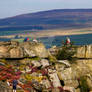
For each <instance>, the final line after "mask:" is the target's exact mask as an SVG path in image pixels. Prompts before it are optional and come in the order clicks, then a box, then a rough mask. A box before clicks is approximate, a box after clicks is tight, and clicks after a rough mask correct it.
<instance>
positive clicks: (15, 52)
mask: <svg viewBox="0 0 92 92" xmlns="http://www.w3.org/2000/svg"><path fill="white" fill-rule="evenodd" d="M23 55H24V54H23V50H22V48H20V47H16V48H12V49H11V50H10V58H23Z"/></svg>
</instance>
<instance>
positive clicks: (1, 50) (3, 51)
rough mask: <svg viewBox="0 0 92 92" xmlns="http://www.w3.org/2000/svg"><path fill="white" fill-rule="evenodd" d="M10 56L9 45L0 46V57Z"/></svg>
mask: <svg viewBox="0 0 92 92" xmlns="http://www.w3.org/2000/svg"><path fill="white" fill-rule="evenodd" d="M8 57H9V53H8V47H6V46H0V58H8Z"/></svg>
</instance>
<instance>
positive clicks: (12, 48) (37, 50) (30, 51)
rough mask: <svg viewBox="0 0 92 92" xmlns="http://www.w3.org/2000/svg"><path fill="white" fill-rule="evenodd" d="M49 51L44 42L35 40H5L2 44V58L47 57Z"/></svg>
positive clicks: (0, 52)
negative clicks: (21, 41) (19, 41)
mask: <svg viewBox="0 0 92 92" xmlns="http://www.w3.org/2000/svg"><path fill="white" fill-rule="evenodd" d="M48 55H49V54H48V51H47V50H46V48H45V46H44V44H42V43H35V42H23V43H18V42H4V43H2V45H1V44H0V58H25V57H40V58H47V57H48Z"/></svg>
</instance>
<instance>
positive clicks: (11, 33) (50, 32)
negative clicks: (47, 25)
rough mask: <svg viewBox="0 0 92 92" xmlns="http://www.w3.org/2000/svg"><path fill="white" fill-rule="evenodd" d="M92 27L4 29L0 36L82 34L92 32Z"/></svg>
mask: <svg viewBox="0 0 92 92" xmlns="http://www.w3.org/2000/svg"><path fill="white" fill-rule="evenodd" d="M91 33H92V28H84V29H58V30H40V31H37V30H34V31H33V30H27V31H26V30H25V31H3V32H0V38H14V37H15V36H16V35H19V36H21V37H23V38H24V37H32V38H41V37H54V36H65V35H80V34H91Z"/></svg>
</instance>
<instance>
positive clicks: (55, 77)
mask: <svg viewBox="0 0 92 92" xmlns="http://www.w3.org/2000/svg"><path fill="white" fill-rule="evenodd" d="M48 72H49V77H50V80H51V82H52V84H53V86H54V87H61V83H60V80H59V78H58V75H57V72H56V70H54V69H48Z"/></svg>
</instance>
